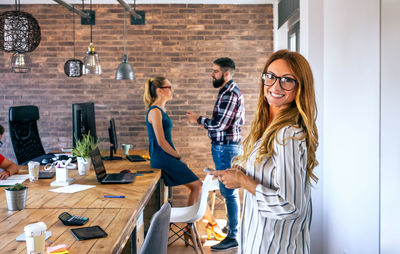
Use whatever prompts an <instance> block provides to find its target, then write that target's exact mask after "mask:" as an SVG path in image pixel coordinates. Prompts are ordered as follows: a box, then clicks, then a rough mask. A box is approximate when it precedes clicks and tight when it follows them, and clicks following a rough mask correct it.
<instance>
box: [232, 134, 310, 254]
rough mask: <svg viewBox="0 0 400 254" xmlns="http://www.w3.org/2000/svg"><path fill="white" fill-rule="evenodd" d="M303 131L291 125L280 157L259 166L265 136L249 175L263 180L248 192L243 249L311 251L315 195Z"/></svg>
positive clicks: (282, 137)
mask: <svg viewBox="0 0 400 254" xmlns="http://www.w3.org/2000/svg"><path fill="white" fill-rule="evenodd" d="M303 135H304V131H303V129H299V128H295V127H290V126H288V127H285V128H283V129H282V130H281V131H280V132H279V134H278V141H279V142H276V141H275V144H274V155H273V156H272V157H268V158H265V159H263V161H262V163H259V164H257V165H255V157H256V154H257V152H258V149H259V145H260V140H259V141H258V142H257V143H256V144H255V145H254V150H253V151H252V153H251V155H250V157H249V159H248V161H247V173H246V174H247V175H249V176H251V177H252V178H253V179H254V180H256V181H257V182H259V184H258V185H257V188H256V194H255V195H253V194H251V193H250V192H248V191H246V190H245V191H244V201H243V212H242V221H241V230H240V246H239V253H245V254H257V253H263V254H266V253H310V224H311V193H310V184H309V183H308V182H307V147H306V140H305V139H302V140H298V139H294V138H290V137H297V138H301V137H302V136H303Z"/></svg>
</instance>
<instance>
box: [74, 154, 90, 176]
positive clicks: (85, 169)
mask: <svg viewBox="0 0 400 254" xmlns="http://www.w3.org/2000/svg"><path fill="white" fill-rule="evenodd" d="M77 161H78V173H79V175H81V176H86V175H88V174H89V169H90V164H91V163H92V160H91V159H90V158H82V157H78V158H77Z"/></svg>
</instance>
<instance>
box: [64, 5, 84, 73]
mask: <svg viewBox="0 0 400 254" xmlns="http://www.w3.org/2000/svg"><path fill="white" fill-rule="evenodd" d="M73 8H75V7H73ZM72 13H73V14H72V20H73V22H72V31H73V38H74V58H72V59H69V60H68V61H66V62H65V64H64V72H65V74H66V75H67V76H68V77H75V78H77V77H80V76H82V69H83V63H82V61H81V60H79V59H76V58H75V12H74V11H72Z"/></svg>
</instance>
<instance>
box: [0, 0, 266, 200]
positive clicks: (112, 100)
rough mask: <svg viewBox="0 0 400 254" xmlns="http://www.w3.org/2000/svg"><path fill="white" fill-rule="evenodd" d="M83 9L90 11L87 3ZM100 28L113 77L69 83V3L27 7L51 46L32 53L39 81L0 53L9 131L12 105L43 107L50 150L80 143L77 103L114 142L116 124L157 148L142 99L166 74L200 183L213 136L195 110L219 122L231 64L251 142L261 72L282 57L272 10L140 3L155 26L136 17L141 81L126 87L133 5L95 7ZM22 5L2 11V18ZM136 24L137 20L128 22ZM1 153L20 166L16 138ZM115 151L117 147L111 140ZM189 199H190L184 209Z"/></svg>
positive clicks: (0, 89) (129, 139) (134, 54)
mask: <svg viewBox="0 0 400 254" xmlns="http://www.w3.org/2000/svg"><path fill="white" fill-rule="evenodd" d="M77 8H80V6H77ZM93 9H94V10H95V11H96V25H95V26H93V42H94V45H95V47H96V51H97V52H98V54H99V56H100V61H101V64H102V69H103V74H102V75H101V76H83V77H81V78H69V77H67V76H66V75H65V74H64V72H63V66H64V63H65V62H66V61H67V60H68V59H69V58H72V57H73V47H72V45H73V42H72V38H73V37H72V12H70V11H68V10H67V9H65V8H64V7H62V6H60V5H22V6H21V10H22V11H26V12H29V13H31V14H32V15H33V16H34V17H35V18H36V19H37V20H38V22H39V24H40V27H41V31H42V40H41V43H40V45H39V47H38V48H37V49H36V50H35V51H34V52H32V53H30V56H31V59H32V62H33V67H32V71H31V72H30V73H29V74H15V73H10V72H9V70H8V59H9V57H10V55H11V54H10V53H5V52H0V124H2V125H3V126H5V127H6V129H8V123H7V121H8V109H9V107H10V106H16V105H28V104H33V105H37V106H39V110H40V121H39V124H38V125H39V132H40V135H41V139H42V143H43V146H44V148H45V150H46V151H47V152H49V151H51V150H54V149H60V148H61V147H69V146H71V143H72V113H71V112H72V109H71V104H72V103H77V102H88V101H93V102H95V104H96V125H97V133H98V136H99V137H100V138H104V139H108V132H107V128H108V123H109V121H108V120H109V119H110V118H111V117H114V118H115V120H116V125H117V131H118V139H119V143H120V144H122V143H130V144H133V145H134V148H136V149H147V145H148V143H147V131H146V127H145V112H146V109H145V107H144V104H143V101H142V94H143V89H144V83H145V81H146V80H147V79H148V78H150V77H155V76H166V77H167V78H168V79H169V80H170V81H171V82H172V83H173V85H174V88H175V94H174V99H173V100H172V101H170V102H169V103H168V104H167V110H168V113H169V115H170V116H171V118H172V120H173V122H174V129H173V141H174V143H175V145H176V148H177V150H178V152H180V154H181V155H182V157H183V161H185V162H187V163H188V164H189V166H190V167H191V168H192V169H193V170H194V171H195V173H197V174H198V175H200V176H202V177H203V176H204V173H203V172H202V169H203V168H204V167H205V166H211V167H213V162H212V158H211V152H210V147H211V145H210V141H209V139H208V137H207V132H206V130H205V129H203V128H199V127H198V126H192V125H189V124H188V123H187V121H186V118H185V111H186V110H192V111H195V112H198V113H200V114H202V115H207V116H210V115H211V113H212V108H213V105H214V102H215V99H216V96H217V92H218V91H217V89H214V88H213V87H212V84H211V78H210V73H211V68H212V62H213V60H215V59H216V58H218V57H223V56H228V57H231V58H232V59H233V60H234V61H235V63H236V66H237V70H236V74H235V76H234V80H235V81H236V82H237V83H238V84H239V86H240V88H241V89H242V92H243V94H244V97H245V103H246V125H245V127H244V128H243V134H244V136H246V135H247V132H248V126H249V124H250V121H251V120H252V118H253V114H254V109H255V103H256V100H257V96H258V84H259V78H260V73H261V70H262V68H263V65H264V64H265V61H266V58H267V57H268V56H269V55H270V54H271V52H272V50H273V23H272V21H273V17H272V13H273V12H272V5H202V4H166V5H140V6H138V8H137V9H138V10H145V11H146V24H145V25H142V26H134V25H130V22H129V16H128V15H127V29H128V32H127V41H128V45H127V53H128V56H129V61H130V63H131V64H132V66H133V68H134V70H135V75H136V79H135V80H134V81H117V80H115V79H114V76H115V70H116V68H117V66H118V64H119V63H120V61H121V56H122V53H123V8H122V7H121V6H120V5H117V4H116V5H94V6H93ZM8 10H14V6H10V5H8V6H5V5H3V6H0V11H1V12H3V11H8ZM75 18H76V19H75V24H76V43H75V44H76V57H78V58H80V59H82V60H83V56H84V54H85V52H86V51H87V46H88V45H89V41H90V29H89V26H83V25H81V24H80V17H79V16H78V15H75ZM128 22H129V23H128ZM3 141H4V143H5V144H4V145H3V147H2V148H1V150H0V151H1V153H2V154H4V155H5V156H7V157H8V158H10V159H11V160H14V161H15V157H14V153H13V151H12V146H11V144H10V141H9V137H8V131H6V134H5V136H4V138H3ZM101 146H102V148H107V147H108V143H107V141H105V142H102V143H101ZM174 192H175V194H174V197H175V198H176V199H177V203H178V204H183V203H184V202H183V201H182V200H183V199H182V200H181V198H184V196H185V192H183V191H182V188H176V189H174ZM181 201H182V202H181Z"/></svg>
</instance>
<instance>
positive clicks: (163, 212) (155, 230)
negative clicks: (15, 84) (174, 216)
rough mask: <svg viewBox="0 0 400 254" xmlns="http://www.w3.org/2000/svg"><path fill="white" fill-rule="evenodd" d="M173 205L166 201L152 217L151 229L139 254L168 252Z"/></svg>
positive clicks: (163, 253) (162, 253)
mask: <svg viewBox="0 0 400 254" xmlns="http://www.w3.org/2000/svg"><path fill="white" fill-rule="evenodd" d="M170 217H171V205H170V204H169V203H165V204H164V205H163V206H162V207H161V208H160V210H159V211H158V212H156V213H155V214H154V216H153V218H152V219H151V223H150V227H149V230H148V231H147V235H146V238H145V239H144V242H143V245H142V248H141V249H140V251H139V254H166V253H167V247H168V232H169V220H170Z"/></svg>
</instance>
